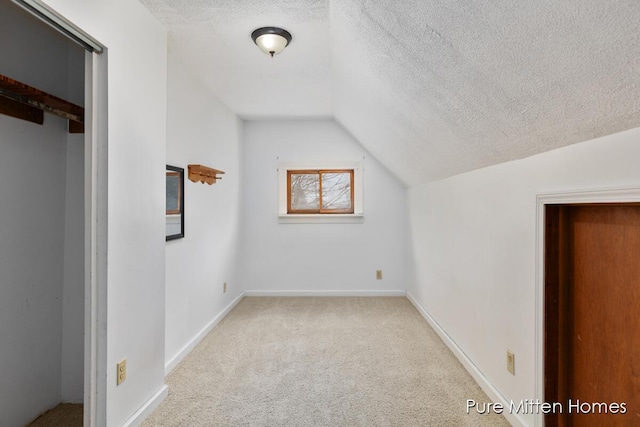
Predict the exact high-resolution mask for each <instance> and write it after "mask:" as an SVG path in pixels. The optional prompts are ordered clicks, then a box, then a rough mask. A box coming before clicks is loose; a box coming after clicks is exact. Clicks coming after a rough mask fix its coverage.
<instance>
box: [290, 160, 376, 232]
mask: <svg viewBox="0 0 640 427" xmlns="http://www.w3.org/2000/svg"><path fill="white" fill-rule="evenodd" d="M320 169H322V170H336V169H340V170H342V169H353V213H352V214H320V213H319V214H290V213H287V171H290V170H320ZM363 171H364V168H363V165H362V163H361V162H345V163H284V162H280V163H278V222H279V223H281V224H331V223H333V224H350V223H362V222H364V192H363V182H362V181H363Z"/></svg>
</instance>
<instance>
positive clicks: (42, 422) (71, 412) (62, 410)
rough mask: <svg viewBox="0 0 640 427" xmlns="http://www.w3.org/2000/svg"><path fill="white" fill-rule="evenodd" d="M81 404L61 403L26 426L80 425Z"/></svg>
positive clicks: (59, 426)
mask: <svg viewBox="0 0 640 427" xmlns="http://www.w3.org/2000/svg"><path fill="white" fill-rule="evenodd" d="M82 408H83V405H82V404H74V403H61V404H60V405H58V406H56V407H55V408H53V409H51V410H50V411H47V412H45V413H44V414H42V415H40V416H39V417H38V418H37V419H36V420H35V421H33V422H32V423H31V424H29V425H28V426H27V427H82Z"/></svg>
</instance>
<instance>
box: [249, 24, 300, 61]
mask: <svg viewBox="0 0 640 427" xmlns="http://www.w3.org/2000/svg"><path fill="white" fill-rule="evenodd" d="M251 38H252V39H253V41H254V43H255V44H256V45H257V46H258V47H259V48H260V50H261V51H263V52H264V53H266V54H267V55H271V57H273V55H276V54H278V53H280V52H282V51H283V50H284V48H285V47H287V45H289V43H291V34H290V33H289V32H288V31H287V30H283V29H282V28H277V27H263V28H258V29H257V30H255V31H254V32H253V33H251Z"/></svg>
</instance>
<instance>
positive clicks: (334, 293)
mask: <svg viewBox="0 0 640 427" xmlns="http://www.w3.org/2000/svg"><path fill="white" fill-rule="evenodd" d="M406 295H407V293H406V292H405V291H245V292H244V296H246V297H404V296H406Z"/></svg>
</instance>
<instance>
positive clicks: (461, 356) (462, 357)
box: [407, 291, 527, 427]
mask: <svg viewBox="0 0 640 427" xmlns="http://www.w3.org/2000/svg"><path fill="white" fill-rule="evenodd" d="M407 299H408V300H409V302H411V304H413V306H414V307H415V308H416V310H418V312H419V313H420V314H421V315H422V317H423V318H424V320H426V321H427V323H428V324H429V326H431V328H433V330H434V331H435V332H436V334H438V336H439V337H440V338H441V339H442V341H443V342H444V343H445V345H446V346H447V347H448V348H449V350H451V352H452V353H453V355H454V356H455V357H456V358H457V359H458V360H459V361H460V363H461V364H462V366H464V368H465V369H466V370H467V372H469V374H470V375H471V377H473V379H474V380H475V382H476V383H478V385H479V386H480V388H482V390H483V391H484V392H485V393H486V394H487V395H488V396H489V398H490V399H491V400H492V401H493V402H499V403H501V404H502V405H503V406H504V407H505V408H509V403H510V402H509V401H507V399H506V398H505V397H504V396H503V395H502V393H500V392H499V391H498V389H496V388H495V387H494V386H493V384H492V383H491V382H490V381H489V379H488V378H487V377H485V376H484V374H483V373H482V371H480V369H478V367H477V366H476V365H475V364H474V363H473V361H472V360H471V359H469V357H468V356H467V355H466V354H465V353H464V352H463V351H462V349H461V348H460V347H458V344H456V342H455V341H454V340H453V339H452V338H451V337H450V336H449V334H447V333H446V332H445V330H444V329H442V327H441V326H440V325H439V324H438V322H437V321H436V320H435V319H434V318H433V317H431V314H429V312H428V311H427V310H426V309H425V308H424V307H423V306H422V305H420V303H419V302H418V301H417V300H416V299H415V298H414V297H413V295H411V293H410V292H409V291H407ZM508 412H509V411H505V412H504V413H503V415H504V417H505V418H506V419H507V421H509V422H510V423H511V425H514V426H522V427H525V426H526V425H527V424H526V423H525V422H524V421H523V420H522V419H521V418H520V417H518V416H517V415H516V414H510V413H508Z"/></svg>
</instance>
